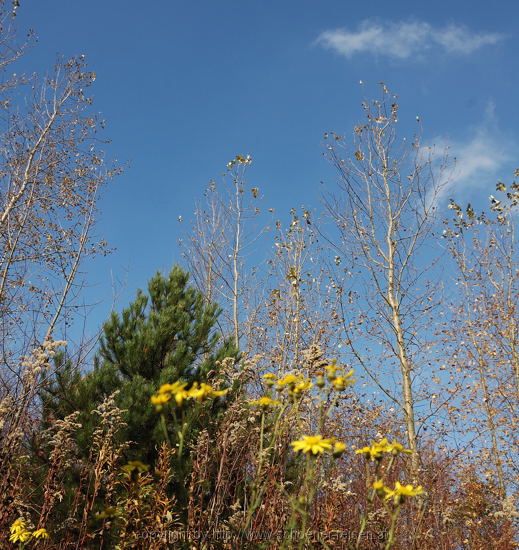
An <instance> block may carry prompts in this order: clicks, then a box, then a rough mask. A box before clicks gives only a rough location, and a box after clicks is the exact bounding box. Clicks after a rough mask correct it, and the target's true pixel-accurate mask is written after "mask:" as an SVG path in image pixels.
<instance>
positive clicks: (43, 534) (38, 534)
mask: <svg viewBox="0 0 519 550" xmlns="http://www.w3.org/2000/svg"><path fill="white" fill-rule="evenodd" d="M32 536H33V538H35V539H48V538H49V533H47V529H44V528H43V527H42V528H41V529H36V531H33V532H32Z"/></svg>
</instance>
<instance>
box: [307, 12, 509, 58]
mask: <svg viewBox="0 0 519 550" xmlns="http://www.w3.org/2000/svg"><path fill="white" fill-rule="evenodd" d="M503 38H504V36H503V35H502V34H499V33H490V32H479V33H478V32H473V31H471V30H470V29H468V28H467V27H465V26H462V25H447V26H445V27H433V26H432V25H430V24H429V23H426V22H423V21H410V22H393V23H385V24H382V23H377V22H373V21H363V22H362V23H361V24H360V25H359V27H358V28H357V30H348V29H334V30H328V31H325V32H323V33H322V34H321V35H320V36H319V37H318V38H317V41H316V42H317V43H318V44H320V45H321V46H323V47H325V48H328V49H331V50H334V51H335V52H337V53H339V54H341V55H343V56H345V57H348V58H350V57H353V56H354V55H356V54H360V53H370V54H374V55H381V56H386V57H392V58H395V59H407V58H410V57H419V56H422V55H423V54H424V53H425V52H427V51H429V50H432V49H433V48H439V49H442V50H443V51H445V52H447V53H452V54H464V55H466V54H470V53H472V52H475V51H476V50H478V49H479V48H482V47H483V46H489V45H493V44H497V43H498V42H499V41H500V40H502V39H503Z"/></svg>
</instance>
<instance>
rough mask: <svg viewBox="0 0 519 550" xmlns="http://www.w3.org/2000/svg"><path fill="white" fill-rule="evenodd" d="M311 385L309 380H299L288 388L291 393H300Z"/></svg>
mask: <svg viewBox="0 0 519 550" xmlns="http://www.w3.org/2000/svg"><path fill="white" fill-rule="evenodd" d="M312 386H313V384H312V382H310V380H304V379H303V380H301V382H298V383H297V384H296V385H295V386H293V387H292V388H291V390H290V393H291V394H292V395H300V394H301V393H303V392H305V391H307V390H309V389H310V388H311V387H312Z"/></svg>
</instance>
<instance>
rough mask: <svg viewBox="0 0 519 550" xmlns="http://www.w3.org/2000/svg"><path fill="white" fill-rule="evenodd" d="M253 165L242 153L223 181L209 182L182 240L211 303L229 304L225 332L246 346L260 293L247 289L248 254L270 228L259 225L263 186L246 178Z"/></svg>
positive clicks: (191, 268) (189, 263) (191, 267)
mask: <svg viewBox="0 0 519 550" xmlns="http://www.w3.org/2000/svg"><path fill="white" fill-rule="evenodd" d="M251 163H252V159H251V157H250V156H246V157H244V156H242V155H237V156H236V157H235V158H234V159H233V160H231V161H230V162H229V163H228V164H227V172H226V174H225V177H224V179H223V182H222V184H221V185H220V186H218V185H217V184H216V182H214V181H213V182H211V183H210V184H209V186H208V188H207V189H206V191H205V193H204V197H205V202H204V203H198V204H197V207H196V209H195V218H194V222H193V228H192V233H191V234H190V235H189V236H188V238H187V240H184V241H182V242H181V246H182V247H183V249H184V252H183V256H184V258H185V260H186V263H187V266H188V269H189V271H190V273H191V274H192V277H193V279H194V282H195V284H196V285H197V287H198V288H199V289H200V290H201V291H202V292H203V293H204V295H205V296H206V298H207V300H208V301H215V302H217V303H218V304H220V305H221V306H222V308H223V319H222V320H221V321H220V328H221V329H222V332H223V333H224V334H226V335H227V334H229V335H231V336H232V338H233V340H234V343H235V344H236V346H237V347H240V345H241V347H242V349H245V348H247V345H248V344H247V343H245V345H243V344H244V343H243V342H242V336H243V335H246V334H247V333H248V330H247V326H246V323H245V322H244V316H245V314H244V310H250V309H251V308H252V310H254V301H253V300H252V298H253V294H254V293H252V292H250V288H249V290H248V291H247V292H245V290H246V287H247V284H248V283H249V278H250V277H251V276H253V273H251V271H252V270H249V269H248V268H247V255H248V254H250V253H251V252H253V251H254V245H255V243H256V242H257V240H258V239H259V238H260V237H261V235H262V234H263V232H264V230H265V228H264V227H257V225H256V224H255V223H254V219H256V218H257V216H258V215H259V214H260V209H259V208H258V206H256V205H254V204H253V203H254V202H255V201H256V200H257V199H258V197H259V189H258V188H257V187H250V188H249V187H248V185H247V181H246V171H247V168H248V167H249V166H250V165H251ZM253 316H254V311H249V312H248V314H247V317H248V318H252V317H253Z"/></svg>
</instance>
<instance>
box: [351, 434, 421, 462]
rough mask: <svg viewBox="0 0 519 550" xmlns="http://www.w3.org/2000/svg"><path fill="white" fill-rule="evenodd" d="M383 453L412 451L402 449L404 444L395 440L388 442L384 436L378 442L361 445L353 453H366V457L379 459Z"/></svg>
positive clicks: (393, 453) (395, 453) (394, 453)
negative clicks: (365, 445)
mask: <svg viewBox="0 0 519 550" xmlns="http://www.w3.org/2000/svg"><path fill="white" fill-rule="evenodd" d="M384 453H388V454H392V455H394V456H396V455H397V454H399V453H407V454H410V453H412V451H410V450H409V449H404V446H403V445H402V444H400V443H398V442H397V441H393V442H392V443H389V441H388V440H387V438H386V437H384V438H383V439H381V440H380V441H379V442H376V441H372V442H371V446H369V447H362V449H357V450H356V451H355V454H365V455H367V456H366V458H367V459H370V460H380V459H381V458H382V456H383V454H384Z"/></svg>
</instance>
